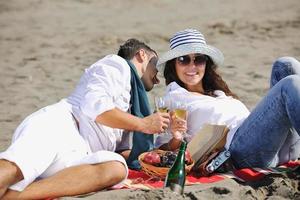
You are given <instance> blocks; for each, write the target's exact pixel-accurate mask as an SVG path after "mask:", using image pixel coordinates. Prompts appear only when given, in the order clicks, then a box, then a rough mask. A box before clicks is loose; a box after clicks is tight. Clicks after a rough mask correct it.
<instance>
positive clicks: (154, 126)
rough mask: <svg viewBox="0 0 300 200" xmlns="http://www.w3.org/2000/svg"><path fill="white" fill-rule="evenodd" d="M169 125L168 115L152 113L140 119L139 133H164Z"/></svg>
mask: <svg viewBox="0 0 300 200" xmlns="http://www.w3.org/2000/svg"><path fill="white" fill-rule="evenodd" d="M169 124H170V115H169V113H160V112H157V113H154V114H152V115H149V116H147V117H145V118H143V119H142V129H141V132H144V133H148V134H154V133H161V132H164V131H165V130H166V129H167V128H168V126H169Z"/></svg>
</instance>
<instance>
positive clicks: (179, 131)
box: [170, 111, 187, 140]
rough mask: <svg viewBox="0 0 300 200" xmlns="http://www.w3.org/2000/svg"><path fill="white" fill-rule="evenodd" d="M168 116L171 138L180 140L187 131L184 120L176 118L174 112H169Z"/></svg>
mask: <svg viewBox="0 0 300 200" xmlns="http://www.w3.org/2000/svg"><path fill="white" fill-rule="evenodd" d="M170 115H171V123H170V130H171V133H172V135H173V138H174V139H177V140H182V138H183V136H184V134H185V133H186V131H187V123H186V120H183V119H180V118H178V117H176V115H175V113H174V111H171V112H170Z"/></svg>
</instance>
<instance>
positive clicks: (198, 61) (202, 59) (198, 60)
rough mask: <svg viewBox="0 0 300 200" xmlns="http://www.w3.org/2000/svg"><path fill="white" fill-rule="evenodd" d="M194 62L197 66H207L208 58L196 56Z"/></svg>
mask: <svg viewBox="0 0 300 200" xmlns="http://www.w3.org/2000/svg"><path fill="white" fill-rule="evenodd" d="M194 62H195V65H203V64H206V62H207V57H206V56H196V57H195V60H194Z"/></svg>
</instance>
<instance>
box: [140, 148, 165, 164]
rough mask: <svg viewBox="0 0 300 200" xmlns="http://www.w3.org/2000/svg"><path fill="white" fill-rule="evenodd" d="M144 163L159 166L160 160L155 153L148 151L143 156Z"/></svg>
mask: <svg viewBox="0 0 300 200" xmlns="http://www.w3.org/2000/svg"><path fill="white" fill-rule="evenodd" d="M144 162H145V163H148V164H151V165H159V164H160V162H161V158H160V156H159V154H158V153H156V152H155V151H150V152H148V153H146V154H145V156H144Z"/></svg>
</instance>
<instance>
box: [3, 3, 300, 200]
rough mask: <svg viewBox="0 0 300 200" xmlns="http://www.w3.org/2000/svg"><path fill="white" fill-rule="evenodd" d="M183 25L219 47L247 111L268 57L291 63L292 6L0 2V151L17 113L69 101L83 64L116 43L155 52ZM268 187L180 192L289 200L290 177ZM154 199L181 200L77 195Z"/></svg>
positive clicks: (295, 9)
mask: <svg viewBox="0 0 300 200" xmlns="http://www.w3.org/2000/svg"><path fill="white" fill-rule="evenodd" d="M185 28H196V29H198V30H200V31H201V32H202V33H203V34H204V35H205V36H206V39H207V42H208V43H209V44H211V45H214V46H216V47H218V48H219V49H220V50H222V52H223V53H224V55H225V63H224V66H223V67H220V68H219V70H220V72H221V73H222V75H223V77H224V79H225V80H226V81H227V83H228V84H229V86H230V88H231V89H232V90H233V91H234V92H235V93H236V94H237V95H238V96H239V97H240V99H241V100H242V101H243V102H244V103H245V104H246V105H247V107H248V108H249V109H250V110H251V109H253V108H254V106H255V105H256V104H257V103H258V102H259V100H260V99H261V98H262V97H263V96H264V95H265V93H266V91H267V90H268V86H269V75H270V70H271V64H272V62H273V61H274V59H276V58H278V57H280V56H286V55H289V56H294V57H296V58H298V59H300V46H299V44H300V37H299V35H300V2H299V1H298V0H285V1H280V0H264V1H261V0H247V1H241V0H227V1H222V0H198V1H197V0H191V1H186V2H183V1H180V0H148V1H138V0H128V1H122V0H116V1H108V0H52V1H42V0H26V1H24V0H10V1H0V57H1V59H0V67H1V72H0V130H1V131H0V151H3V150H5V149H6V148H7V147H8V145H9V143H10V140H11V136H12V133H13V131H14V129H15V128H16V127H17V125H18V124H19V123H20V122H21V121H22V120H23V119H24V117H26V116H27V115H28V114H30V113H32V112H34V111H36V110H37V109H39V108H41V107H43V106H45V105H48V104H52V103H54V102H57V101H58V100H60V99H61V98H63V97H66V96H67V95H69V94H70V93H71V92H72V90H73V89H74V87H75V85H76V83H77V81H78V80H79V77H80V75H81V74H82V72H83V70H84V68H86V67H88V66H89V65H91V64H92V63H94V62H95V61H97V60H98V59H100V58H102V57H103V56H104V55H107V54H110V53H115V52H116V51H117V49H118V47H119V45H120V44H121V43H122V42H124V41H125V40H126V39H128V38H130V37H136V38H138V39H141V40H143V41H145V42H147V43H148V44H149V45H150V46H151V47H153V48H154V49H156V50H157V52H158V53H159V54H161V53H163V52H164V51H166V50H167V49H168V39H169V37H170V36H171V35H172V34H173V33H175V32H176V31H178V30H182V29H185ZM164 87H165V86H164V81H163V80H162V81H161V84H160V85H158V86H156V87H155V88H154V90H153V91H152V92H150V93H149V98H150V100H151V102H152V100H153V96H154V95H160V94H162V92H163V89H164ZM268 181H269V182H268ZM268 181H267V183H268V184H266V185H263V184H262V186H259V187H258V189H257V188H256V187H254V186H251V185H242V184H239V183H237V182H236V181H234V180H226V181H223V182H219V183H217V184H209V185H199V186H193V187H186V192H187V193H186V196H185V199H200V198H204V199H218V198H224V199H241V198H245V199H255V198H258V199H262V198H269V199H279V198H286V199H293V198H295V197H297V198H299V186H298V184H299V181H297V180H296V179H290V178H287V177H286V176H284V175H282V176H279V177H278V176H275V177H274V176H271V177H269V179H268ZM262 183H263V181H262ZM215 188H216V189H215ZM270 188H271V189H270ZM266 191H267V192H266ZM270 191H271V192H270ZM274 191H275V192H274ZM276 191H279V192H276ZM295 195H296V196H295ZM156 197H157V199H180V198H181V197H178V196H174V195H173V194H172V193H169V192H168V191H166V190H153V191H149V192H145V191H129V190H122V191H118V192H115V191H109V192H100V193H97V194H95V195H92V196H89V197H86V198H87V199H112V198H116V199H120V198H123V199H154V198H156Z"/></svg>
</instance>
